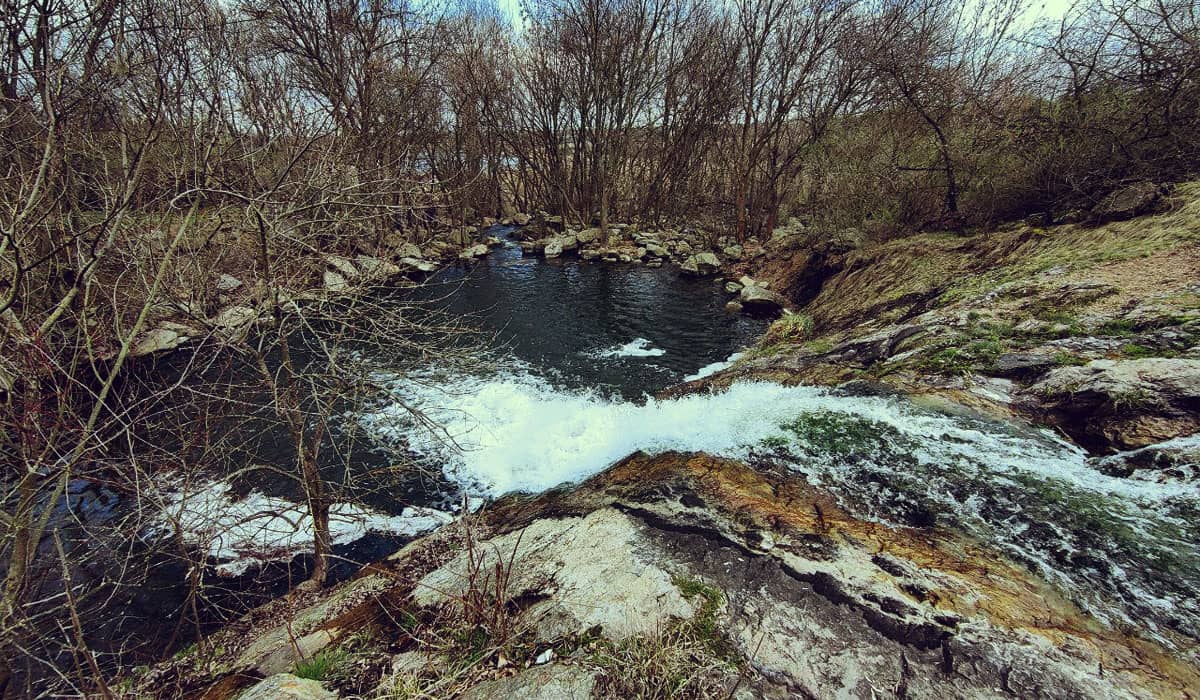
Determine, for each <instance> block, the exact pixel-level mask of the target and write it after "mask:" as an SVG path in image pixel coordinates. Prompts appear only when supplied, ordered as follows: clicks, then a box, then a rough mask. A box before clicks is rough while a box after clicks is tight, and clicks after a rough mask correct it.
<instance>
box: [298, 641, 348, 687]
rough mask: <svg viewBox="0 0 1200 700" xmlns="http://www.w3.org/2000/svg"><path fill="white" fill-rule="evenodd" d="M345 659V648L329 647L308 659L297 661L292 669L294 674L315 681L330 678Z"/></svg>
mask: <svg viewBox="0 0 1200 700" xmlns="http://www.w3.org/2000/svg"><path fill="white" fill-rule="evenodd" d="M345 660H346V652H345V651H344V650H342V649H334V650H328V649H327V650H325V651H321V652H317V653H316V654H313V655H312V656H311V657H309V658H307V659H303V660H301V661H297V662H296V667H295V668H293V669H292V675H294V676H296V677H297V678H308V679H310V680H314V681H324V680H328V679H329V678H331V677H333V675H334V674H335V673H336V672H337V670H338V668H339V667H340V666H341V665H342V662H344V661H345Z"/></svg>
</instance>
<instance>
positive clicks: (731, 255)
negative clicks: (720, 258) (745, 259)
mask: <svg viewBox="0 0 1200 700" xmlns="http://www.w3.org/2000/svg"><path fill="white" fill-rule="evenodd" d="M721 253H722V254H723V255H724V256H725V257H726V258H728V259H729V260H741V259H742V247H741V246H740V245H731V246H726V247H725V249H724V250H722V251H721Z"/></svg>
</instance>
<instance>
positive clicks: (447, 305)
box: [419, 227, 767, 400]
mask: <svg viewBox="0 0 1200 700" xmlns="http://www.w3.org/2000/svg"><path fill="white" fill-rule="evenodd" d="M509 231H510V229H507V228H503V227H501V228H494V229H490V230H488V231H486V232H485V233H487V234H490V235H498V236H501V237H502V238H503V239H504V240H505V243H504V245H503V246H501V247H497V248H494V249H493V251H492V253H491V254H490V255H488V256H487V257H485V258H482V259H480V260H478V261H477V262H474V263H468V264H462V265H456V266H454V267H452V268H450V269H447V270H445V271H443V272H441V273H439V274H438V275H436V276H435V277H434V278H433V279H432V280H431V284H430V285H429V286H428V287H427V288H424V289H421V290H419V293H420V294H421V295H423V296H425V297H426V298H429V299H432V300H436V301H435V302H434V303H435V304H436V305H437V306H439V307H440V308H443V309H445V310H446V311H448V312H451V313H452V314H454V315H456V316H461V317H464V318H467V319H469V322H470V323H471V325H473V326H475V327H476V328H478V329H480V330H481V331H483V332H484V333H487V334H490V335H491V337H492V343H493V344H494V346H495V349H497V350H501V351H504V352H506V353H508V354H509V356H511V357H512V358H515V359H516V360H518V361H519V362H523V363H526V364H527V365H528V366H529V368H530V369H532V370H533V371H534V372H537V373H539V374H541V375H543V376H545V377H547V378H550V379H551V380H552V381H553V382H554V383H555V384H556V385H559V386H561V387H563V388H568V389H584V388H587V389H592V390H596V391H599V392H601V393H604V394H608V395H611V396H619V397H621V398H624V399H627V400H639V399H641V398H642V397H643V396H644V395H646V394H653V393H655V392H657V391H659V390H661V389H664V388H666V387H668V386H671V385H673V384H676V383H678V382H680V381H681V380H683V379H684V378H685V377H686V376H688V375H691V374H694V373H695V372H697V371H698V370H699V369H701V368H703V367H705V366H707V365H711V364H713V363H716V362H721V361H723V360H725V359H726V358H728V357H729V356H730V355H731V354H733V353H735V352H737V351H738V350H740V349H742V348H744V347H745V346H746V345H749V344H751V343H752V342H753V341H754V339H755V338H756V337H757V336H758V335H759V334H761V333H762V331H763V330H764V329H765V327H766V324H767V321H766V320H764V319H756V318H751V317H749V316H746V315H744V314H736V313H729V312H727V311H726V310H725V304H726V303H727V302H728V301H729V299H730V295H729V294H727V293H725V291H724V290H723V289H722V285H721V284H719V283H717V282H715V281H714V279H713V278H691V277H685V276H682V275H680V274H679V270H678V269H677V268H675V267H674V266H666V267H661V268H650V267H646V266H644V265H634V264H628V265H622V264H610V263H601V262H598V261H596V262H585V261H582V260H579V259H578V258H576V257H574V256H571V257H565V258H558V259H551V260H543V259H542V258H540V257H523V256H522V254H521V249H520V248H519V247H517V246H516V244H515V243H514V242H512V241H511V240H508V239H507V234H508V233H509Z"/></svg>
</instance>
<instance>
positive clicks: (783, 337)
mask: <svg viewBox="0 0 1200 700" xmlns="http://www.w3.org/2000/svg"><path fill="white" fill-rule="evenodd" d="M812 332H813V319H812V316H808V315H806V314H784V315H783V316H781V317H780V318H779V319H778V320H777V321H775V322H774V323H772V324H771V327H770V328H768V329H767V333H766V335H765V336H764V340H765V341H766V342H768V343H781V342H793V343H796V342H800V341H802V340H806V339H807V338H808V337H809V336H811V335H812Z"/></svg>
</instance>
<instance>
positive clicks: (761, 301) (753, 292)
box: [738, 285, 788, 311]
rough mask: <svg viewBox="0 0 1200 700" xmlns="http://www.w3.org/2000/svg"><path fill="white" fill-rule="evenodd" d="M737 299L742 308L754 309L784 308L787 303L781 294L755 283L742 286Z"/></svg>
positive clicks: (774, 309)
mask: <svg viewBox="0 0 1200 700" xmlns="http://www.w3.org/2000/svg"><path fill="white" fill-rule="evenodd" d="M738 300H739V301H740V302H741V304H742V306H743V307H744V308H747V309H753V310H755V311H778V310H780V309H783V308H786V307H787V303H788V302H787V299H784V298H783V296H781V295H779V294H776V293H775V292H772V291H771V290H769V289H763V288H762V287H759V286H757V285H751V286H749V287H742V290H741V291H740V292H739V293H738Z"/></svg>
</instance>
